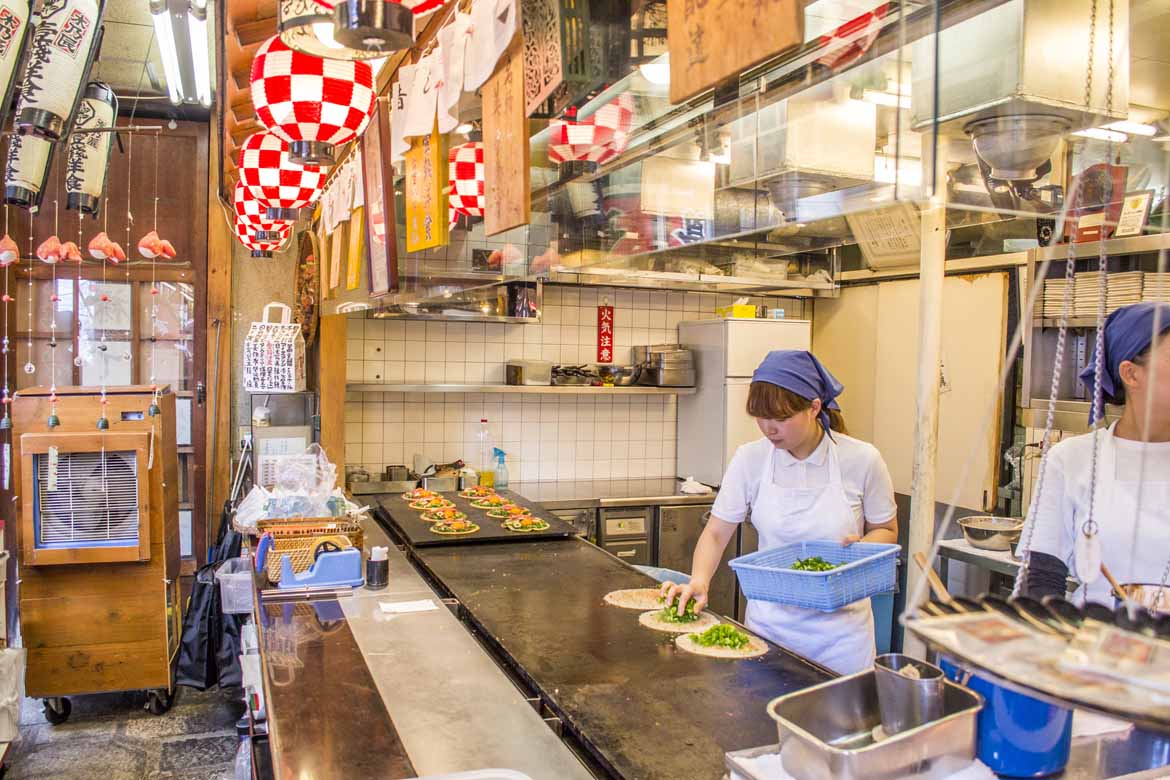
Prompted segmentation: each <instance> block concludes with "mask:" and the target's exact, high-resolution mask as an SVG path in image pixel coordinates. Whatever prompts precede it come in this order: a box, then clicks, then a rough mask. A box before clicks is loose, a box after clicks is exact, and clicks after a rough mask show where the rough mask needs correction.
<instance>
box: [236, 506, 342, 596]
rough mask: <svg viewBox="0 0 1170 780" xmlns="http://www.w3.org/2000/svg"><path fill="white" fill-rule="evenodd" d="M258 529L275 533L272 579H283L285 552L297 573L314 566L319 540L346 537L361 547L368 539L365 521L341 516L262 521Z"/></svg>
mask: <svg viewBox="0 0 1170 780" xmlns="http://www.w3.org/2000/svg"><path fill="white" fill-rule="evenodd" d="M257 530H259V532H260V533H262V534H265V533H267V534H270V535H271V536H272V549H271V550H269V551H268V561H267V564H266V566H265V568H266V569H267V570H268V579H269V581H270V582H273V583H277V582H280V560H281V558H283V557H284V556H285V555H287V556H288V557H289V559H290V560H291V561H292V568H293V571H294V572H295V573H297V574H300V573H301V572H304V571H308V569H309V567H310V566H312V565H313V552H314V550H315V549H316V547H317V542H318V540H320V539H321V538H322V537H325V536H344V537H346V538H347V539H349V541H350V544H352V545H353V546H354V547H356V548H357V549H359V550H360V549H362V543H363V542H364V541H365V537H364V534H363V533H362V526H361V523H358V522H356V521H354V520H348V519H346V518H338V517H326V518H297V519H289V520H261V521H260V522H259V523H258V524H257Z"/></svg>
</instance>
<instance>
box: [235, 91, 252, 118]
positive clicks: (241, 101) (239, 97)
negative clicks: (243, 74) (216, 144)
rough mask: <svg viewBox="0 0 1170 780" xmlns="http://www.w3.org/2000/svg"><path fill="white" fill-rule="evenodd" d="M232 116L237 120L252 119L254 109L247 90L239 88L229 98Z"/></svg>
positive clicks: (250, 94)
mask: <svg viewBox="0 0 1170 780" xmlns="http://www.w3.org/2000/svg"><path fill="white" fill-rule="evenodd" d="M231 101H232V102H231V106H232V116H233V117H235V119H236V121H237V122H245V121H248V120H252V119H254V118H255V116H256V110H255V109H254V108H252V93H251V91H249V90H240V91H239V92H237V93H236V94H235V95H234V96H233V97H232V99H231Z"/></svg>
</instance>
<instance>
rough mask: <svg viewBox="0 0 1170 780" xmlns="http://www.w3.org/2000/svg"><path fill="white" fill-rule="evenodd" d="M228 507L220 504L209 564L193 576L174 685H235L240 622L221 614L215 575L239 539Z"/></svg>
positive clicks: (233, 552) (236, 549) (235, 554)
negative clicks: (222, 508) (218, 519)
mask: <svg viewBox="0 0 1170 780" xmlns="http://www.w3.org/2000/svg"><path fill="white" fill-rule="evenodd" d="M230 517H231V508H230V504H225V505H224V510H223V514H222V515H221V516H220V524H219V533H218V534H217V536H216V545H215V548H214V550H213V551H212V554H211V561H210V562H209V563H208V564H207V565H206V566H203V567H202V568H200V569H199V570H198V571H197V572H196V573H195V585H194V587H193V588H192V589H191V598H190V600H189V601H188V602H187V612H186V614H185V615H184V616H183V634H182V637H181V639H180V641H179V665H178V669H177V675H176V682H177V683H178V684H179V685H185V686H187V687H188V688H194V689H196V690H199V691H205V690H207V689H208V688H210V687H211V686H213V685H219V686H221V687H230V686H238V685H239V684H240V680H241V672H240V658H239V655H240V620H239V618H237V617H236V616H235V615H225V614H224V613H223V604H222V603H221V602H220V596H219V583H218V582H216V580H215V572H216V570H217V569H218V568H219V567H220V565H221V564H222V563H223V562H224V561H226V560H228V559H229V558H234V557H238V556H239V554H240V545H241V543H242V541H243V540H242V539H241V538H240V534H238V533H237V532H236V531H235V530H233V529H232V528H231V524H230Z"/></svg>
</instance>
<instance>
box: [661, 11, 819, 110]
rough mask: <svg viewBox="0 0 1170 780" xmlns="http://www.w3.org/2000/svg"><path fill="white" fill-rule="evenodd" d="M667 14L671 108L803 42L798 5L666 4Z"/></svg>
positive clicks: (802, 12)
mask: <svg viewBox="0 0 1170 780" xmlns="http://www.w3.org/2000/svg"><path fill="white" fill-rule="evenodd" d="M666 14H667V23H666V37H667V46H668V48H669V50H670V102H671V103H681V102H682V101H684V100H686V99H688V98H690V97H693V96H695V95H697V94H698V93H700V92H702V91H703V90H706V89H710V88H712V87H714V86H715V85H716V84H718V83H720V82H721V81H724V80H726V79H729V78H731V77H733V76H738V75H739V74H740V73H742V72H743V71H745V70H747V69H748V68H751V67H753V66H755V65H759V64H760V63H761V62H763V61H765V60H768V59H771V58H772V57H774V56H776V55H777V54H780V53H781V52H783V51H785V50H787V49H791V48H794V47H796V46H799V45H800V44H801V43H803V42H804V3H803V2H801V0H666ZM729 19H734V20H735V22H734V24H729V23H728V20H729Z"/></svg>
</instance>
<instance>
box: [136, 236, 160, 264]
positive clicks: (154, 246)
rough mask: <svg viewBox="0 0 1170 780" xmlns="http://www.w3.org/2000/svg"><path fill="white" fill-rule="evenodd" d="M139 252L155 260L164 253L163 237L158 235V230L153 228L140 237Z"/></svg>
mask: <svg viewBox="0 0 1170 780" xmlns="http://www.w3.org/2000/svg"><path fill="white" fill-rule="evenodd" d="M138 254H140V255H142V256H143V257H145V258H146V259H147V260H154V259H155V258H157V257H160V256H161V255H162V239H160V238H159V237H158V233H157V232H155V231H153V230H152V231H150V232H149V233H147V234H146V235H145V236H143V237H142V238H140V239H138Z"/></svg>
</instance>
